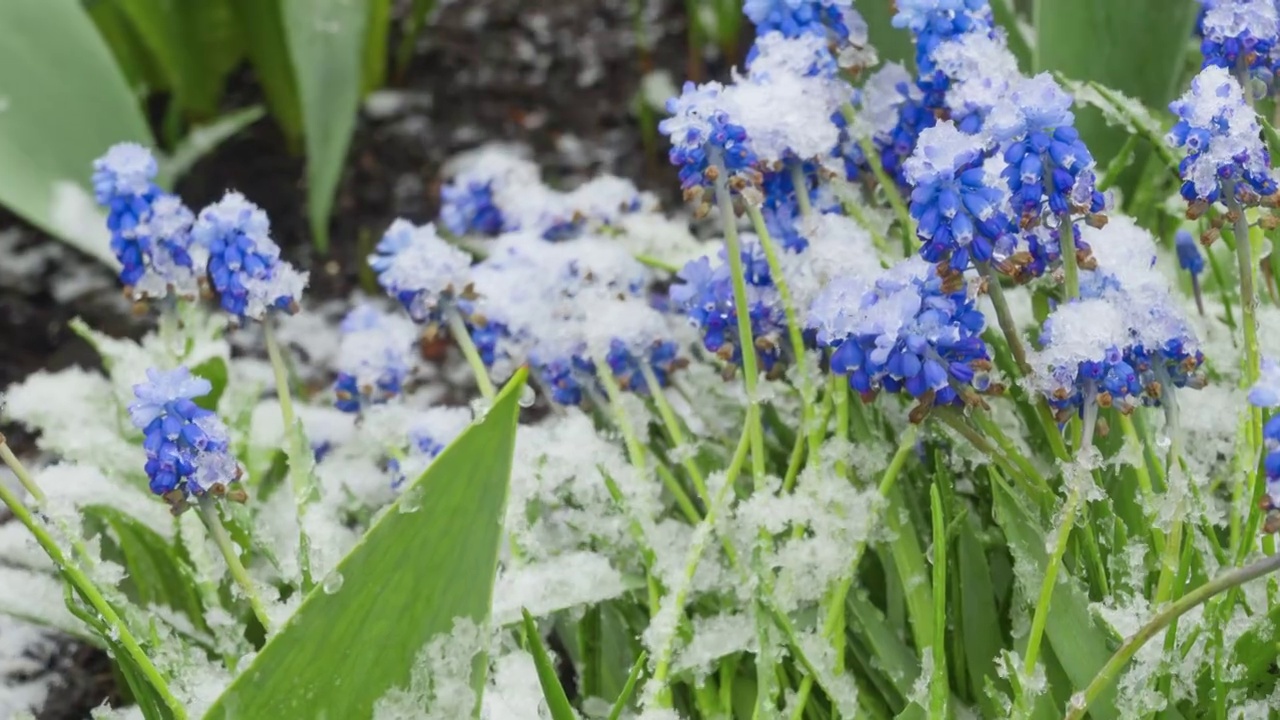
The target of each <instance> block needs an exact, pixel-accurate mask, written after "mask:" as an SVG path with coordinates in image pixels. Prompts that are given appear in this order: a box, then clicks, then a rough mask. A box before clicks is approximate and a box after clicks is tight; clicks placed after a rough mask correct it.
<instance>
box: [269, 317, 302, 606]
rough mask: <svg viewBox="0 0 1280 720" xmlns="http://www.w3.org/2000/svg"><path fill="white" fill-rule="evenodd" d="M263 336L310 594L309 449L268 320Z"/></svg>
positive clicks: (282, 357) (282, 358) (299, 553)
mask: <svg viewBox="0 0 1280 720" xmlns="http://www.w3.org/2000/svg"><path fill="white" fill-rule="evenodd" d="M262 336H263V338H264V339H265V340H266V344H267V357H268V359H270V360H271V370H272V372H274V373H275V378H276V396H277V397H278V398H279V399H280V419H281V420H283V421H284V434H285V448H286V452H287V454H288V456H289V486H290V488H292V489H293V500H294V505H295V506H296V508H297V514H298V571H299V573H301V575H302V591H303V592H304V593H305V592H310V590H311V588H313V587H315V581H314V579H313V578H312V577H311V537H310V536H308V535H307V530H306V524H305V522H304V518H305V517H306V513H307V506H308V505H309V504H310V503H311V494H312V492H313V491H314V488H313V487H312V485H311V478H310V477H309V475H310V473H309V470H308V467H309V462H308V460H309V459H310V458H308V456H307V453H309V452H311V449H310V448H307V447H304V443H303V442H301V441H302V438H303V434H302V427H301V424H300V423H299V422H298V419H297V417H296V416H295V415H294V413H293V395H292V394H291V393H290V391H289V372H288V369H287V368H286V367H285V364H284V354H283V353H281V352H280V343H279V342H278V341H277V340H276V333H275V327H274V326H273V325H272V323H271V319H270V318H267V319H266V320H265V321H264V322H263V323H262Z"/></svg>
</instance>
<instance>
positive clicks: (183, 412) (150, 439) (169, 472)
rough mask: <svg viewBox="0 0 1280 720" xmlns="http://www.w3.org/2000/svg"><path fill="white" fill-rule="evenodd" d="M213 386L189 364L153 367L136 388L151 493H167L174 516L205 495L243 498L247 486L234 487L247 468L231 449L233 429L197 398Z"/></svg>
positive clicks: (134, 412) (134, 415) (135, 412)
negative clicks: (230, 431)
mask: <svg viewBox="0 0 1280 720" xmlns="http://www.w3.org/2000/svg"><path fill="white" fill-rule="evenodd" d="M212 389H213V386H212V384H210V382H209V381H208V380H205V379H204V378H201V377H196V376H193V375H192V374H191V372H190V371H189V370H188V369H187V368H186V367H181V366H180V367H178V368H176V369H174V370H170V371H167V372H166V371H163V370H157V369H155V368H152V369H149V370H147V382H145V383H141V384H139V385H135V386H134V387H133V392H134V395H135V396H136V397H137V400H138V401H137V402H135V403H134V404H132V405H130V406H129V419H130V420H131V421H132V422H133V425H134V427H136V428H138V429H139V430H142V432H143V434H144V436H145V439H144V440H143V448H144V449H145V450H146V453H147V464H146V472H147V478H148V480H149V481H150V485H151V492H153V493H155V494H156V495H160V496H161V497H163V498H164V499H165V500H166V501H167V502H168V503H169V505H170V507H171V508H172V510H173V512H174V514H178V513H180V512H182V511H183V510H185V509H186V508H187V507H188V505H189V504H190V501H191V499H192V498H200V497H203V496H204V495H205V494H210V495H212V496H213V497H222V496H226V497H228V498H230V499H232V500H236V501H239V502H243V501H244V498H245V495H244V492H243V490H229V489H228V488H229V486H231V485H232V484H234V483H236V482H238V481H239V480H240V477H241V474H242V472H243V471H242V469H241V467H240V465H239V463H237V462H236V460H235V458H234V457H232V456H231V454H230V452H229V451H228V449H227V429H226V427H225V426H224V425H223V424H222V421H221V420H219V419H218V417H217V415H215V414H214V413H213V412H212V411H211V410H206V409H204V408H202V407H200V406H199V405H197V404H196V403H195V400H194V399H195V398H197V397H200V396H202V395H207V394H208V393H209V392H210V391H211V390H212Z"/></svg>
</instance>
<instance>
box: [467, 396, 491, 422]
mask: <svg viewBox="0 0 1280 720" xmlns="http://www.w3.org/2000/svg"><path fill="white" fill-rule="evenodd" d="M490 407H491V405H490V403H489V401H488V400H485V399H484V398H476V399H475V400H472V401H471V422H477V423H478V422H484V418H485V416H486V415H488V414H489V408H490Z"/></svg>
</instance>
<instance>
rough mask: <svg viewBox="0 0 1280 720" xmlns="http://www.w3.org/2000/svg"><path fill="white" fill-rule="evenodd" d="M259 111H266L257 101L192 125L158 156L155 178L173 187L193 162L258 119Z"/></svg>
mask: <svg viewBox="0 0 1280 720" xmlns="http://www.w3.org/2000/svg"><path fill="white" fill-rule="evenodd" d="M263 115H266V110H265V109H263V107H262V106H261V105H253V106H251V107H247V108H241V109H240V110H233V111H231V112H229V113H227V114H226V115H223V116H222V117H220V118H218V119H217V120H214V121H213V122H211V123H208V124H206V125H201V126H199V127H196V128H192V130H191V131H190V132H188V133H187V135H186V137H184V138H183V139H182V142H180V143H178V146H177V147H176V148H174V149H173V152H172V153H169V155H168V156H167V157H164V158H160V172H159V173H158V177H157V178H156V182H158V183H159V184H160V185H161V186H162V187H173V185H174V183H175V182H177V180H178V178H180V177H182V176H183V175H186V174H187V172H188V171H189V170H191V167H192V166H193V165H195V164H196V163H198V162H200V160H202V159H203V158H204V157H205V156H206V155H208V154H209V153H211V152H213V151H214V150H215V149H217V147H218V146H219V145H221V144H222V143H224V142H226V141H227V140H228V139H230V138H232V137H234V136H235V135H236V134H238V133H239V132H240V131H241V130H244V129H245V128H247V127H249V126H250V125H252V124H254V123H256V122H258V121H259V120H261V119H262V116H263Z"/></svg>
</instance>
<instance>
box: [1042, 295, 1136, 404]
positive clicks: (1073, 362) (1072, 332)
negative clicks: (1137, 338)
mask: <svg viewBox="0 0 1280 720" xmlns="http://www.w3.org/2000/svg"><path fill="white" fill-rule="evenodd" d="M1131 337H1132V336H1131V332H1130V325H1129V323H1128V321H1127V318H1126V317H1125V313H1124V311H1123V310H1122V309H1121V308H1120V307H1119V306H1118V304H1117V303H1114V302H1112V301H1110V300H1107V299H1102V298H1086V299H1075V300H1072V301H1071V302H1069V303H1064V304H1062V305H1059V306H1058V307H1057V309H1055V310H1054V311H1053V313H1052V314H1050V315H1049V317H1048V318H1047V319H1046V320H1045V321H1044V325H1043V327H1042V329H1041V331H1040V344H1041V346H1042V349H1041V350H1040V351H1039V353H1038V356H1037V358H1036V360H1035V364H1036V365H1037V366H1038V367H1037V373H1036V381H1037V382H1038V383H1039V386H1040V390H1041V392H1042V393H1043V394H1044V396H1045V398H1046V399H1047V400H1048V401H1049V404H1050V405H1051V406H1053V407H1054V408H1055V409H1057V410H1058V411H1059V420H1062V419H1063V417H1065V416H1069V415H1070V414H1071V413H1079V412H1081V411H1082V410H1083V408H1084V407H1085V405H1087V404H1092V403H1096V404H1097V405H1098V406H1101V407H1111V406H1115V407H1117V408H1119V409H1120V410H1122V411H1124V412H1128V411H1130V410H1132V409H1133V408H1134V407H1136V406H1137V404H1138V403H1139V402H1140V400H1141V395H1142V392H1143V387H1142V382H1141V380H1140V379H1139V377H1138V371H1137V370H1136V369H1135V368H1134V367H1133V365H1132V364H1131V363H1130V362H1129V361H1128V359H1127V358H1126V354H1127V352H1128V351H1129V350H1130V348H1131V345H1130V343H1131Z"/></svg>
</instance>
